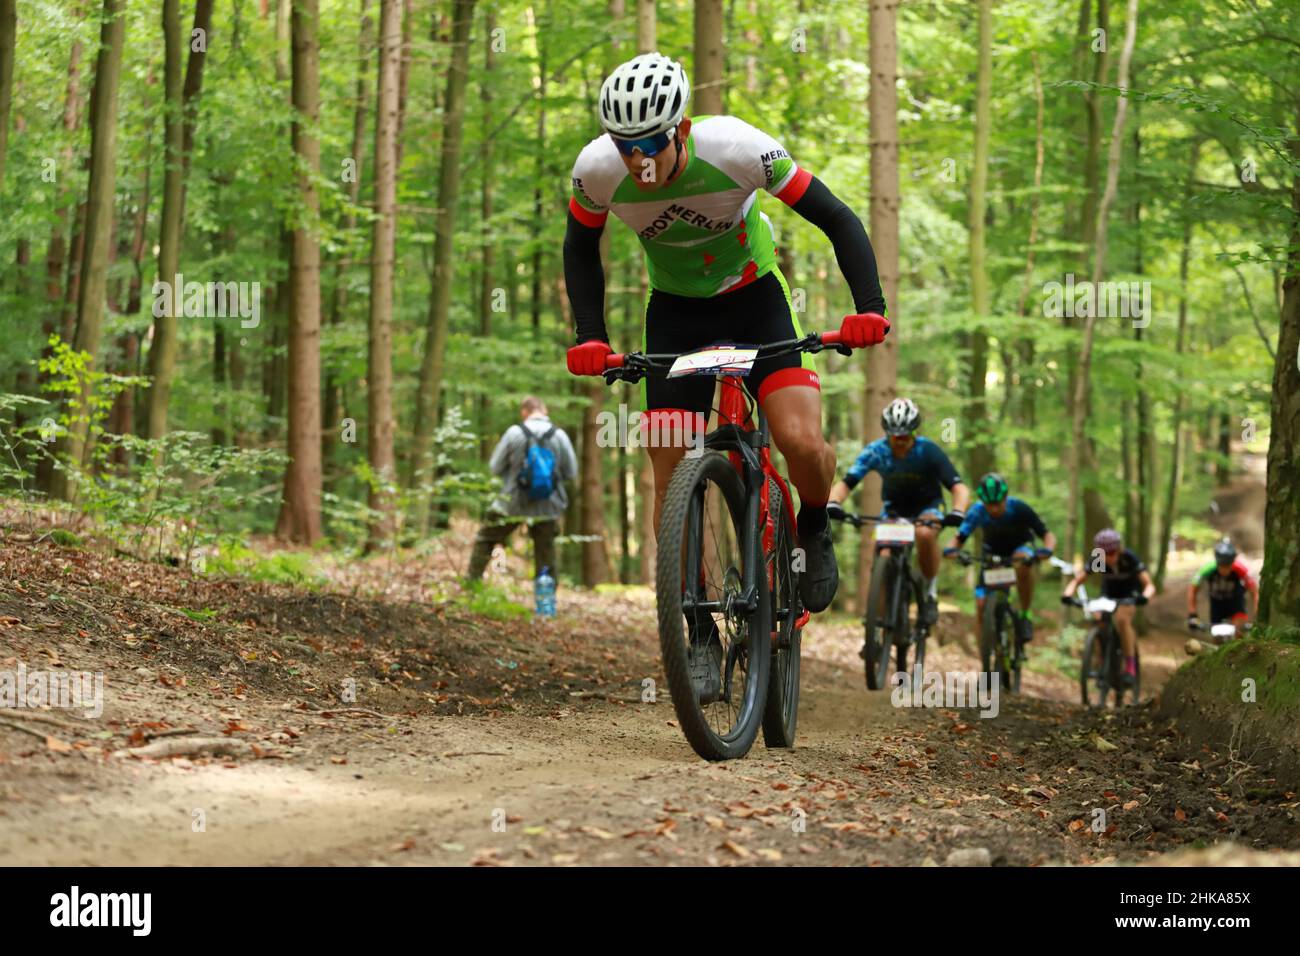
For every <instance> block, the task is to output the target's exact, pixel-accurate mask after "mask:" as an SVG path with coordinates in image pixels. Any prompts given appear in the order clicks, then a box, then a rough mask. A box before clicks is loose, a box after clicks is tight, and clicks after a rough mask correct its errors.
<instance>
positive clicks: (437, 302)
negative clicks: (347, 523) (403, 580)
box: [411, 0, 474, 530]
mask: <svg viewBox="0 0 1300 956" xmlns="http://www.w3.org/2000/svg"><path fill="white" fill-rule="evenodd" d="M453 11H454V12H453V23H452V41H451V42H452V55H451V62H450V64H449V65H448V68H447V99H446V108H445V110H444V112H443V141H442V157H441V161H440V163H439V172H438V214H437V216H436V218H435V225H434V240H433V263H434V265H433V287H432V289H431V291H430V295H429V320H428V331H427V336H426V339H425V349H424V359H423V361H422V362H421V363H420V390H419V392H418V394H417V396H416V406H415V409H416V410H415V434H414V436H413V439H412V443H411V444H412V449H411V487H413V488H416V489H419V488H421V487H422V486H423V485H424V484H425V483H426V482H427V481H428V480H429V477H430V474H431V472H430V467H429V466H430V464H431V462H430V457H431V451H432V441H433V430H434V428H436V427H437V424H438V411H439V400H440V398H441V394H440V393H441V390H442V378H443V361H444V355H445V353H446V349H447V337H448V334H449V331H450V328H449V326H450V317H451V292H452V283H453V282H454V280H455V271H454V269H453V265H454V258H455V257H454V256H453V254H452V245H453V243H454V242H455V238H456V204H457V201H458V200H459V198H460V147H461V134H462V132H463V130H464V124H465V86H466V81H467V79H468V76H469V38H470V33H471V28H472V26H473V23H474V0H455V6H454V8H453ZM427 513H428V509H427V507H421V508H420V509H419V512H418V514H419V517H418V519H417V520H418V522H419V526H420V528H421V529H422V530H423V528H424V527H426V524H425V522H426V518H427Z"/></svg>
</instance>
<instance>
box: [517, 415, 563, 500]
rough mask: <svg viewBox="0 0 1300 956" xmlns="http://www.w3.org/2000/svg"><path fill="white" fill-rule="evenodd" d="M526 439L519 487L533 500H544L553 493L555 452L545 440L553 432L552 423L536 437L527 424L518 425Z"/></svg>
mask: <svg viewBox="0 0 1300 956" xmlns="http://www.w3.org/2000/svg"><path fill="white" fill-rule="evenodd" d="M519 427H520V428H522V429H523V431H524V438H525V440H526V441H527V443H528V444H527V445H526V450H525V452H524V467H523V468H522V469H520V471H519V478H518V482H519V487H520V488H522V489H523V490H524V491H525V492H527V494H528V497H529V498H531V499H532V500H533V501H546V500H547V499H548V498H550V497H551V495H553V494H555V484H556V481H555V452H554V451H552V450H551V449H549V448H547V447H546V442H547V441H548V440H549V439H550V437H551V436H552V435H554V434H555V426H554V425H552V426H551V427H550V428H549V429H548V430H547V431H546V433H545V434H544V435H542V436H541V437H540V438H537V437H536V436H534V435H533V432H532V430H531V429H530V428H528V426H527V425H520V426H519Z"/></svg>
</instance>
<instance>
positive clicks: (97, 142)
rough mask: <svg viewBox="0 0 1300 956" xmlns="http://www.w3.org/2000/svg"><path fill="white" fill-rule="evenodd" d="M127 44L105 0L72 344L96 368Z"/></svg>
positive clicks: (66, 482) (72, 448)
mask: <svg viewBox="0 0 1300 956" xmlns="http://www.w3.org/2000/svg"><path fill="white" fill-rule="evenodd" d="M125 42H126V14H125V0H104V13H103V22H102V26H101V28H100V48H99V56H98V58H97V60H96V64H95V86H94V90H93V92H92V93H91V107H90V115H91V139H90V182H89V185H88V187H87V190H86V229H85V236H86V250H85V259H84V262H83V264H82V268H81V283H80V286H81V287H80V290H79V295H78V297H77V333H76V338H75V339H74V341H73V347H74V348H75V349H76V350H77V351H79V352H88V353H90V355H91V361H92V366H93V362H94V358H95V356H97V355H98V353H99V339H100V331H101V327H102V319H103V313H104V296H105V292H106V289H107V278H108V277H107V269H108V255H109V243H110V242H111V241H112V235H113V196H114V190H115V188H116V184H117V168H116V164H117V91H118V86H119V83H120V80H121V72H122V48H123V46H124V45H125ZM80 402H81V406H80V407H81V408H82V409H87V408H88V407H89V404H90V393H89V388H88V387H83V388H82V392H81V395H80ZM85 418H86V416H85V414H84V413H80V414H77V415H75V416H74V420H73V422H72V423H71V424H70V426H69V429H68V435H67V438H66V440H64V441H60V442H59V444H58V450H60V451H64V452H66V454H67V458H68V460H69V461H70V462H71V463H72V465H73V466H77V465H80V464H81V463H82V461H83V455H84V452H85V450H86V446H87V443H88V442H87V439H88V437H89V422H88V421H86V420H84V419H85ZM51 489H52V492H53V494H54V495H55V497H58V498H63V499H64V500H67V501H71V500H72V499H73V498H74V497H75V493H76V488H75V483H74V481H73V480H71V476H70V475H69V473H68V472H66V471H57V472H55V473H54V475H53V476H52V481H51Z"/></svg>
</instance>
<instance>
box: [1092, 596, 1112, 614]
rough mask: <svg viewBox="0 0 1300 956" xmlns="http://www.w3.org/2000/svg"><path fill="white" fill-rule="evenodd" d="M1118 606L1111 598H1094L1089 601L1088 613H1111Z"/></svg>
mask: <svg viewBox="0 0 1300 956" xmlns="http://www.w3.org/2000/svg"><path fill="white" fill-rule="evenodd" d="M1117 606H1118V605H1116V604H1115V602H1114V601H1113V600H1112V599H1111V598H1093V599H1092V600H1091V601H1089V602H1088V613H1089V614H1109V613H1110V612H1111V611H1113V610H1115V608H1116V607H1117Z"/></svg>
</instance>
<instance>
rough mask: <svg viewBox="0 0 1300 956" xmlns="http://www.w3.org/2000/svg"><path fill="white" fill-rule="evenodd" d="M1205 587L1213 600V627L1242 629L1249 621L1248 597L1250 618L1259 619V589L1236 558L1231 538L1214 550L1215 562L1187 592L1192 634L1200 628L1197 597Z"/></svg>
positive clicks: (1200, 574) (1188, 618)
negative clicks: (1214, 625) (1231, 625)
mask: <svg viewBox="0 0 1300 956" xmlns="http://www.w3.org/2000/svg"><path fill="white" fill-rule="evenodd" d="M1202 585H1204V586H1205V590H1206V593H1207V594H1208V595H1209V597H1210V624H1211V625H1213V624H1233V625H1236V627H1237V628H1240V627H1241V625H1242V624H1243V623H1244V622H1245V621H1246V619H1247V617H1248V615H1247V614H1246V594H1247V593H1249V594H1250V599H1251V614H1252V615H1254V616H1258V615H1259V585H1258V584H1256V583H1255V579H1254V578H1253V577H1251V574H1250V571H1248V570H1247V569H1246V565H1245V564H1243V563H1242V562H1241V560H1240V559H1239V558H1238V557H1237V549H1236V548H1235V547H1233V545H1232V541H1230V540H1229V539H1228V538H1224V539H1223V540H1222V541H1220V542H1219V543H1218V544H1216V545H1215V546H1214V560H1213V561H1211V562H1209V563H1207V564H1206V565H1205V567H1203V568H1201V570H1200V571H1198V572H1197V574H1196V577H1195V578H1193V579H1192V583H1191V585H1189V586H1188V588H1187V626H1188V627H1189V628H1192V629H1193V630H1196V629H1199V627H1200V625H1201V622H1200V618H1198V617H1197V616H1196V595H1197V594H1198V593H1199V592H1200V590H1201V586H1202Z"/></svg>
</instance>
